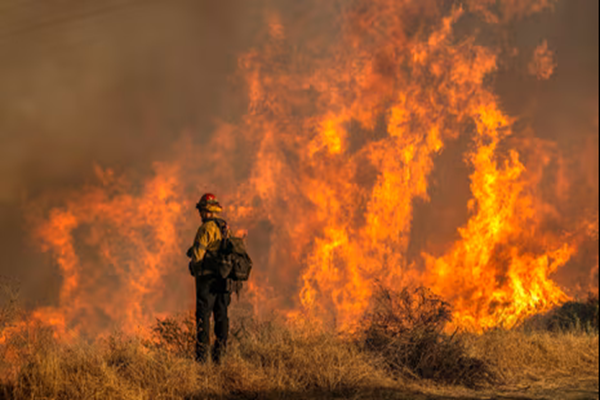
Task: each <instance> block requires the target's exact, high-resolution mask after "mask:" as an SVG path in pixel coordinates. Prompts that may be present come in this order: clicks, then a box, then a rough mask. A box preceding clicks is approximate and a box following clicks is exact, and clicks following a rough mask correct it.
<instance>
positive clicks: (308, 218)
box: [35, 0, 597, 334]
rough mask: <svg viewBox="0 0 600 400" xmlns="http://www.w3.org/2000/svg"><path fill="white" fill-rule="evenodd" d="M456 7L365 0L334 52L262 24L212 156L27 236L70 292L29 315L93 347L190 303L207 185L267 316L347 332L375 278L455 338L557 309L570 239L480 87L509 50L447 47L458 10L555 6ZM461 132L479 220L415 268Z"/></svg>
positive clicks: (277, 21) (190, 152)
mask: <svg viewBox="0 0 600 400" xmlns="http://www.w3.org/2000/svg"><path fill="white" fill-rule="evenodd" d="M524 3H527V6H525V5H524ZM465 4H467V6H466V7H467V8H466V9H462V8H454V9H452V10H444V9H439V8H438V6H439V2H435V1H421V0H419V1H416V0H415V1H409V0H405V1H395V0H376V1H359V2H357V4H354V5H352V6H349V7H348V8H347V9H344V10H343V12H342V13H341V14H340V15H338V17H339V20H338V21H337V22H336V23H335V24H337V25H336V26H339V31H340V32H341V34H340V35H339V37H338V36H336V38H337V39H336V40H326V41H323V42H326V43H325V44H324V43H323V42H319V41H315V40H313V39H307V43H305V44H306V51H305V52H302V51H300V50H298V49H297V47H295V46H291V45H290V46H288V45H287V41H288V40H293V39H294V38H296V36H294V34H293V30H288V29H287V27H286V26H285V23H284V22H283V19H282V18H280V17H279V16H278V15H277V14H275V13H269V14H268V18H267V30H266V33H265V37H264V42H263V43H264V45H263V46H262V47H261V48H259V49H254V50H252V51H249V52H247V53H246V54H244V55H243V56H241V57H240V61H239V74H240V76H242V77H243V79H244V82H245V84H246V89H247V99H248V109H247V112H246V114H245V115H244V116H243V118H242V119H241V122H240V123H239V124H238V125H222V126H221V127H220V129H219V130H218V131H217V132H215V133H214V135H213V137H212V141H211V142H210V143H208V144H206V145H205V146H203V147H199V146H197V145H194V144H192V142H191V141H190V140H189V139H186V140H184V141H183V142H182V146H181V148H179V149H178V150H180V151H181V153H184V154H185V156H184V157H178V159H177V160H176V161H174V162H172V163H164V164H157V165H156V167H155V174H154V175H153V177H151V178H150V179H148V180H147V181H146V182H145V183H143V184H142V185H140V186H139V187H136V186H135V185H133V184H131V183H129V182H126V181H124V180H118V179H115V178H114V175H113V174H111V173H106V172H99V177H100V180H101V181H102V185H100V186H98V187H88V188H85V189H84V190H82V191H81V192H79V193H75V194H72V195H70V197H69V198H68V199H67V200H66V201H65V203H64V205H63V206H61V207H59V208H54V209H52V210H51V211H50V212H49V213H48V214H47V218H45V219H44V220H43V223H42V224H40V225H39V226H37V227H36V228H35V235H36V237H37V238H39V240H40V241H41V243H42V246H43V249H44V250H45V251H48V252H50V253H51V254H52V256H53V258H54V261H55V263H56V264H57V265H58V266H59V268H60V272H61V276H62V278H63V281H62V286H61V292H60V298H59V300H58V305H57V306H56V307H49V308H47V309H44V310H39V311H38V314H37V315H39V316H40V318H45V319H46V321H49V322H50V323H52V324H54V325H57V326H60V327H61V329H62V330H63V331H65V330H67V329H71V330H73V331H85V332H87V333H92V334H93V333H94V332H98V331H102V330H106V329H109V328H110V327H112V326H113V325H115V326H119V327H120V328H121V329H123V330H125V331H134V330H136V329H137V328H138V326H140V325H143V324H146V323H148V322H150V321H152V320H153V318H154V317H156V316H157V315H159V314H161V313H163V312H171V311H176V310H181V309H183V308H186V307H190V306H191V304H192V296H193V294H192V293H193V289H192V282H191V280H190V278H189V277H187V276H186V274H187V268H186V266H185V265H186V259H185V257H184V256H183V252H184V250H185V248H186V247H187V246H188V245H189V243H188V242H189V241H190V240H191V238H192V235H193V230H194V225H195V224H197V223H198V221H197V220H194V219H192V218H190V217H192V216H193V215H194V214H193V207H190V205H191V204H193V202H194V201H195V200H196V197H197V196H199V194H200V192H201V191H202V190H204V188H208V187H210V188H211V191H214V192H217V193H218V194H219V197H221V198H222V200H223V203H224V204H225V205H226V217H227V218H228V219H229V220H230V223H231V224H232V225H233V226H238V227H242V228H244V229H247V231H248V243H249V247H250V250H251V251H252V255H253V256H254V259H255V262H256V273H255V274H254V276H253V278H252V281H251V282H250V283H249V288H250V297H251V298H253V299H254V301H255V305H256V307H255V309H256V310H259V309H261V310H262V309H264V306H265V305H266V304H268V303H276V307H277V308H279V309H280V310H281V311H284V312H288V313H289V315H290V316H294V315H299V314H300V313H303V314H305V315H309V316H311V317H312V318H315V319H317V320H320V321H322V322H324V323H333V324H334V325H335V326H336V328H337V329H341V330H347V329H352V328H353V327H354V326H355V325H356V323H357V322H359V321H360V318H361V316H362V315H363V314H364V312H365V310H366V309H367V307H368V306H369V302H370V300H371V297H372V295H373V292H374V290H375V287H376V283H377V282H379V283H380V284H383V285H386V286H390V287H400V286H403V285H409V284H426V285H428V286H430V287H431V288H432V289H433V290H434V291H436V292H437V293H438V294H440V295H442V296H444V297H445V298H447V299H448V300H450V301H451V302H452V304H453V306H454V310H455V311H454V317H455V323H456V324H457V325H458V326H461V327H465V328H468V329H473V330H481V329H485V328H490V327H495V326H506V327H511V326H513V325H515V324H516V323H518V322H519V321H520V320H521V319H522V318H524V317H526V316H528V315H531V314H534V313H536V312H541V311H545V310H548V309H549V308H551V307H552V306H555V305H557V304H560V303H561V302H563V301H565V300H566V299H567V298H568V296H567V295H566V294H565V292H564V291H563V289H561V288H560V287H559V286H558V285H557V284H556V283H555V282H554V281H553V280H552V279H551V275H552V273H553V272H554V271H556V270H557V269H558V268H560V267H561V266H563V265H565V263H567V261H569V259H570V258H571V256H573V254H575V253H576V252H577V246H578V240H576V239H574V237H575V236H574V235H573V234H572V233H561V234H557V233H552V232H549V231H548V230H545V229H544V227H543V220H544V218H545V214H544V213H545V211H544V210H543V207H542V208H540V207H538V203H539V202H538V201H537V199H536V195H537V192H536V190H537V185H538V183H539V182H538V181H539V179H538V177H536V176H535V174H532V173H530V171H528V168H527V167H526V164H525V163H523V162H522V161H521V158H522V153H521V151H522V150H521V149H519V148H511V146H514V143H512V142H510V141H508V140H507V138H509V137H511V135H514V133H513V131H512V122H513V121H512V119H511V117H509V116H508V115H507V114H506V113H505V112H503V110H502V108H501V106H500V105H499V102H498V98H497V96H496V95H495V94H494V93H493V92H492V89H491V88H490V87H489V85H488V84H486V78H487V77H489V76H490V75H491V74H493V73H494V71H495V70H496V68H497V54H499V53H498V52H497V51H496V50H495V49H490V48H487V47H485V46H483V45H479V44H476V41H475V40H474V38H473V37H467V38H462V37H457V36H456V35H455V34H454V27H455V25H456V24H457V23H459V21H460V20H461V18H462V17H463V15H464V14H465V13H466V12H476V13H480V14H481V15H483V16H484V19H485V20H486V21H488V22H492V23H498V22H499V21H500V20H501V19H506V18H509V17H510V16H511V15H512V16H514V17H518V16H522V15H525V14H528V13H531V12H534V11H539V10H541V9H544V8H546V7H548V6H550V5H551V2H550V1H529V2H520V3H519V7H517V3H515V2H512V1H505V2H502V7H501V9H502V12H503V16H502V18H500V17H498V16H496V17H494V18H492V17H493V16H494V14H493V11H491V10H493V9H494V4H496V2H495V1H494V2H466V3H465ZM515 7H516V8H515ZM440 15H443V17H441V18H440ZM415 21H416V22H415ZM296 39H297V38H296ZM461 135H462V136H467V137H468V138H469V140H471V144H472V146H471V149H470V150H469V153H468V155H467V157H466V158H467V162H468V164H469V166H470V168H471V170H472V172H471V174H470V182H471V184H470V189H471V195H472V199H471V200H470V202H469V205H468V208H469V211H470V215H469V219H468V221H467V222H465V223H464V224H463V226H462V227H460V228H458V235H459V239H458V240H457V241H456V242H454V243H451V242H450V243H448V244H447V246H446V249H447V250H446V252H445V253H444V254H441V255H438V256H435V255H431V254H428V251H427V249H421V250H422V257H421V258H418V257H417V258H415V257H411V256H409V254H408V253H409V252H408V248H409V245H410V241H411V231H412V229H413V224H414V221H413V220H414V214H415V213H414V207H415V204H416V203H417V202H421V203H426V202H428V201H429V193H428V191H429V187H430V185H431V183H430V175H431V173H432V171H433V169H434V166H435V161H436V157H437V156H438V155H439V154H441V153H442V152H443V151H444V149H445V148H446V146H447V145H448V143H450V142H451V141H453V140H455V139H456V138H458V137H459V136H461ZM240 154H242V156H240ZM199 164H200V165H199ZM596 218H597V216H596ZM596 226H597V224H596ZM188 236H189V237H188ZM261 312H262V311H261ZM42 314H44V315H45V317H43V316H42Z"/></svg>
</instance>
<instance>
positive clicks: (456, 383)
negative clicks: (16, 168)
mask: <svg viewBox="0 0 600 400" xmlns="http://www.w3.org/2000/svg"><path fill="white" fill-rule="evenodd" d="M422 293H424V292H422ZM422 293H421V294H422ZM403 295H404V296H406V293H404V294H402V293H399V294H398V293H396V294H390V293H388V296H389V299H392V298H395V300H394V301H391V302H389V301H388V302H387V306H390V304H391V305H393V307H392V309H387V310H386V309H385V307H384V308H383V309H381V308H380V309H379V311H378V313H379V314H377V312H375V313H374V314H373V315H371V318H372V319H371V320H370V323H368V324H366V325H365V326H367V329H366V332H364V333H363V334H362V335H357V336H355V337H352V338H349V337H347V336H345V337H342V336H339V335H336V334H334V333H331V332H323V331H322V330H319V329H316V328H315V327H314V326H311V325H310V324H307V325H304V326H299V325H294V326H290V325H288V324H286V323H284V322H282V321H277V320H276V319H274V320H273V321H269V322H260V323H259V322H256V321H254V320H251V319H245V320H242V322H243V324H241V323H240V320H239V319H238V320H237V321H236V324H237V326H234V327H233V328H232V339H231V346H230V348H229V351H228V354H227V356H226V358H225V360H224V364H223V365H218V366H217V365H212V364H207V365H199V364H197V363H195V362H194V361H193V360H192V358H191V354H192V352H191V349H192V347H191V346H192V345H193V335H192V332H193V323H192V321H191V319H190V316H189V315H187V316H181V317H178V318H172V319H167V320H162V321H157V323H156V324H155V326H154V334H153V337H152V338H150V339H145V340H140V339H138V338H135V337H128V336H124V335H118V334H115V335H112V336H110V337H108V338H104V339H101V340H97V341H96V342H94V343H91V344H90V343H83V342H78V343H70V344H60V343H57V342H56V341H55V340H53V339H52V337H51V335H49V334H48V332H44V331H36V332H34V333H35V334H32V333H31V332H30V334H29V335H27V336H20V337H16V338H14V339H13V340H12V341H9V342H7V343H5V344H4V345H0V352H2V353H1V354H4V355H6V354H12V356H13V358H12V359H13V360H16V359H17V358H18V362H17V363H15V364H14V365H12V367H13V369H10V368H4V369H3V370H2V373H3V375H0V377H2V382H1V384H2V387H1V389H0V397H2V396H4V397H5V398H11V399H13V398H14V399H124V400H125V399H127V400H130V399H131V400H133V399H215V398H221V399H229V398H242V399H262V398H266V399H269V398H273V399H274V398H296V399H299V398H307V399H308V398H330V397H332V396H336V397H338V398H353V399H356V398H389V399H404V398H407V399H442V398H448V397H452V396H454V398H466V397H467V398H486V397H487V398H489V397H490V396H491V395H493V396H496V395H497V394H498V393H500V394H502V393H504V396H505V398H509V397H506V396H508V395H507V393H508V394H510V395H513V394H515V393H517V392H518V394H519V396H531V397H532V398H535V396H534V395H535V393H538V392H540V390H546V391H548V390H550V392H545V393H546V394H545V397H546V398H548V397H551V398H561V397H562V396H561V395H558V394H557V393H560V387H561V385H562V386H563V387H567V386H569V387H576V386H577V385H578V384H579V382H583V381H585V385H587V387H586V388H587V389H588V390H591V392H588V394H589V393H591V397H580V398H595V397H597V388H598V378H597V376H598V334H597V333H596V332H589V331H583V330H580V331H571V332H541V331H526V330H513V331H502V330H498V331H491V332H487V333H485V334H483V335H472V334H457V335H455V336H454V337H451V338H450V337H448V336H445V335H444V334H443V333H442V332H441V330H440V329H441V326H443V321H445V320H446V318H445V317H444V315H445V313H444V312H440V311H443V310H442V309H440V308H439V306H442V308H443V307H445V306H443V304H442V303H435V302H434V303H428V302H427V301H423V299H425V300H427V299H428V298H429V297H427V296H428V295H425V297H421V298H420V300H418V301H417V302H416V303H415V302H412V300H411V301H408V300H409V298H407V297H404V298H402V296H403ZM394 296H396V297H394ZM397 296H400V297H397ZM429 299H431V298H429ZM413 300H414V297H413ZM436 301H437V300H436ZM403 302H404V303H403ZM384 303H385V302H384ZM427 304H429V305H430V306H431V305H432V304H437V305H438V308H436V307H433V308H429V309H428V311H426V310H425V309H424V308H423V306H424V305H427ZM402 307H404V308H403V309H402ZM425 308H427V307H425ZM399 309H401V311H399ZM390 312H391V314H390ZM403 313H404V315H405V317H403V318H401V319H398V320H393V319H391V320H390V318H392V317H394V318H395V317H398V316H401V315H403ZM407 313H409V314H410V316H407V315H408V314H407ZM375 316H376V317H375ZM411 318H412V319H411ZM424 321H428V322H427V323H426V324H425V325H422V324H423V323H424ZM190 329H192V330H190ZM378 335H379V336H378ZM373 338H377V340H380V342H379V345H374V344H373V342H372V340H373ZM432 338H433V339H432ZM370 340H371V342H370ZM382 343H383V344H382ZM1 354H0V355H1ZM465 366H466V367H465ZM465 368H466V369H465ZM482 371H484V372H485V374H483V375H481V372H482ZM461 376H462V378H460V377H461ZM490 376H493V377H495V378H496V379H488V378H489V377H490ZM465 377H467V378H468V379H463V378H465ZM459 378H460V379H459ZM473 383H477V385H478V389H477V390H473V389H467V388H465V386H475V385H474V384H473ZM590 384H591V387H590ZM581 385H584V383H582V384H581ZM537 389H539V390H538V391H537V392H536V390H537ZM515 390H517V392H515ZM594 390H595V392H594ZM540 393H541V392H540ZM548 393H551V394H550V395H548ZM594 393H595V395H594ZM521 398H524V397H521Z"/></svg>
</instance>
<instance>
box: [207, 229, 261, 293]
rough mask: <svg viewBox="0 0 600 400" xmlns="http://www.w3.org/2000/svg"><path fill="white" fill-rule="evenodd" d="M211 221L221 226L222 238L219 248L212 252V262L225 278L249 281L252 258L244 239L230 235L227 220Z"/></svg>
mask: <svg viewBox="0 0 600 400" xmlns="http://www.w3.org/2000/svg"><path fill="white" fill-rule="evenodd" d="M211 221H214V222H215V223H216V224H217V226H218V227H219V230H220V231H221V238H222V239H221V245H220V246H219V249H218V250H217V251H216V252H214V253H213V254H211V257H210V259H211V264H213V266H214V268H215V270H216V271H218V273H219V274H220V275H221V277H222V278H224V279H228V280H229V279H230V280H232V281H236V282H243V281H247V280H248V278H249V277H250V271H251V270H252V259H251V258H250V256H249V255H248V252H247V251H246V246H245V244H244V240H243V239H242V238H238V237H233V236H230V235H229V228H228V226H227V222H226V221H225V220H223V219H220V218H214V219H212V220H211ZM238 286H239V285H238Z"/></svg>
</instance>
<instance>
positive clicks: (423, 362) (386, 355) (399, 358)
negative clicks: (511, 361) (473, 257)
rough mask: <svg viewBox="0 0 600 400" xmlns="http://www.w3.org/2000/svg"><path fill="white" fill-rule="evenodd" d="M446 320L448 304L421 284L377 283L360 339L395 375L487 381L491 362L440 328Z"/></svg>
mask: <svg viewBox="0 0 600 400" xmlns="http://www.w3.org/2000/svg"><path fill="white" fill-rule="evenodd" d="M450 320H451V309H450V306H449V304H448V303H446V302H444V301H443V300H441V299H440V298H439V297H437V296H436V295H434V294H433V293H432V292H431V291H430V290H428V289H426V288H423V287H420V288H417V289H415V290H409V289H403V290H401V291H400V292H394V291H391V290H388V289H385V288H380V290H379V294H378V295H377V296H376V297H375V301H374V303H373V308H372V311H371V312H370V313H369V314H368V316H367V320H366V326H367V328H366V330H365V339H364V344H365V347H366V349H367V350H368V351H371V352H374V353H377V354H379V355H381V356H382V358H383V359H384V360H385V363H386V364H387V367H388V368H389V369H390V370H391V372H392V373H394V374H396V375H397V376H409V377H412V378H425V379H431V380H434V381H438V382H441V383H446V384H461V385H465V386H467V387H476V386H479V385H481V384H483V383H492V382H493V381H494V380H495V376H494V374H493V372H492V370H491V368H490V367H489V366H488V365H487V364H486V363H485V362H484V361H482V360H480V359H477V358H474V357H469V356H468V355H467V351H466V347H465V345H464V344H463V343H462V341H461V340H460V338H459V337H458V336H456V335H455V334H453V335H447V334H445V333H444V328H445V327H446V324H447V323H448V322H450Z"/></svg>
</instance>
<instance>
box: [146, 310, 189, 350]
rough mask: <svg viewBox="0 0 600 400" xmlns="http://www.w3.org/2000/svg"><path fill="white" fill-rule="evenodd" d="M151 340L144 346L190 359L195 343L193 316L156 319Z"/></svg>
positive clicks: (183, 315) (182, 315)
mask: <svg viewBox="0 0 600 400" xmlns="http://www.w3.org/2000/svg"><path fill="white" fill-rule="evenodd" d="M151 331H152V338H151V339H150V340H148V341H145V342H144V345H145V346H146V347H149V348H153V349H157V350H158V349H160V350H164V351H167V352H169V353H172V354H174V355H177V356H180V357H192V355H193V354H194V351H195V350H194V349H195V343H196V321H195V318H194V315H193V314H192V313H191V312H190V313H187V314H181V315H177V316H175V317H167V318H164V319H160V318H157V319H156V323H155V324H154V325H153V326H152V327H151Z"/></svg>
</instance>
